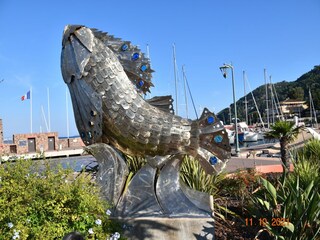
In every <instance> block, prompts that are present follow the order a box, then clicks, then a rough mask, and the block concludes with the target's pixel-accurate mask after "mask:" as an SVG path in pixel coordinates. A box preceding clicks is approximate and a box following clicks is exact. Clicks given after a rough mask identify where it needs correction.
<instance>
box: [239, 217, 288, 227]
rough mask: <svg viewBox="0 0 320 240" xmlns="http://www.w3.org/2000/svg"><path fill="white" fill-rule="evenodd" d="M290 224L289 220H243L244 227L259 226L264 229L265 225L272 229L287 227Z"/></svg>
mask: <svg viewBox="0 0 320 240" xmlns="http://www.w3.org/2000/svg"><path fill="white" fill-rule="evenodd" d="M289 223H290V220H289V218H275V217H273V218H271V219H268V218H258V219H254V218H245V224H246V226H260V227H264V226H266V225H269V226H272V227H284V226H288V225H289Z"/></svg>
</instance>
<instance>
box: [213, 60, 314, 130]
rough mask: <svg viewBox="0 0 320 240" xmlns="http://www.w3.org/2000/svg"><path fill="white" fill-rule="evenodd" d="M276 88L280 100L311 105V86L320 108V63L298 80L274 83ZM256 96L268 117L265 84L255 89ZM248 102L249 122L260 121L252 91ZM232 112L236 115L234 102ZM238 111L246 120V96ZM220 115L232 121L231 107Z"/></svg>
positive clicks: (242, 99)
mask: <svg viewBox="0 0 320 240" xmlns="http://www.w3.org/2000/svg"><path fill="white" fill-rule="evenodd" d="M273 85H274V89H275V91H276V94H277V97H278V99H279V101H280V102H281V101H283V100H285V99H288V98H289V99H295V100H305V101H306V102H307V104H308V106H309V102H310V99H309V88H310V90H311V94H312V99H313V103H314V106H315V109H317V110H319V109H320V65H317V66H315V67H314V68H313V69H312V70H311V71H309V72H307V73H305V74H303V75H302V76H301V77H299V78H298V79H297V80H296V81H293V82H287V81H282V82H278V83H274V84H273ZM268 92H269V93H268V95H269V96H268V98H269V101H268V104H269V109H270V108H271V101H270V91H268ZM253 95H254V98H255V100H256V102H257V106H258V108H259V111H260V113H261V116H262V117H263V119H264V120H265V119H266V117H265V116H266V89H265V85H261V86H260V87H258V88H256V89H255V90H253ZM247 102H248V118H249V124H251V123H256V122H260V121H259V120H258V119H259V117H258V113H257V111H256V107H255V105H254V101H253V99H252V95H251V93H248V94H247ZM230 107H231V114H232V117H234V115H233V114H234V108H233V104H231V105H230ZM237 113H238V118H239V119H240V120H241V121H245V98H244V97H242V98H240V99H239V100H238V101H237ZM301 114H302V116H303V115H305V114H307V113H306V112H303V113H301ZM217 115H218V117H219V118H220V119H221V120H222V121H223V122H224V123H225V124H229V123H230V115H229V108H225V109H223V110H222V111H220V112H219V113H218V114H217Z"/></svg>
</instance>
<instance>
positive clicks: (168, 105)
mask: <svg viewBox="0 0 320 240" xmlns="http://www.w3.org/2000/svg"><path fill="white" fill-rule="evenodd" d="M146 101H147V102H148V103H149V104H150V105H152V106H154V107H157V108H159V109H160V110H162V111H165V112H168V113H172V114H174V109H173V105H172V103H173V99H172V96H171V95H168V96H156V97H153V98H150V99H147V100H146Z"/></svg>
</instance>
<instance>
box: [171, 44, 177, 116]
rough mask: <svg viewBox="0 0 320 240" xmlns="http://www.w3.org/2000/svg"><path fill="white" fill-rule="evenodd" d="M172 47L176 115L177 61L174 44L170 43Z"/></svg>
mask: <svg viewBox="0 0 320 240" xmlns="http://www.w3.org/2000/svg"><path fill="white" fill-rule="evenodd" d="M172 48H173V67H174V83H175V94H176V110H175V111H176V113H177V115H178V86H177V85H178V82H177V69H176V67H177V61H176V45H175V44H173V45H172Z"/></svg>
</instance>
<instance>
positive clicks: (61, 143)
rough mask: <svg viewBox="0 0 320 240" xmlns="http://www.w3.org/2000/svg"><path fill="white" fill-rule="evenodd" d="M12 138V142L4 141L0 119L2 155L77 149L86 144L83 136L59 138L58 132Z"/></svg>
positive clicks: (0, 154)
mask: <svg viewBox="0 0 320 240" xmlns="http://www.w3.org/2000/svg"><path fill="white" fill-rule="evenodd" d="M12 140H13V141H12V143H4V140H3V125H2V119H0V156H2V155H10V154H13V155H14V154H26V153H43V152H48V151H59V150H65V149H77V148H82V147H83V146H84V144H83V142H82V140H81V138H79V137H77V138H63V139H59V138H58V133H57V132H48V133H26V134H14V135H13V138H12Z"/></svg>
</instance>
